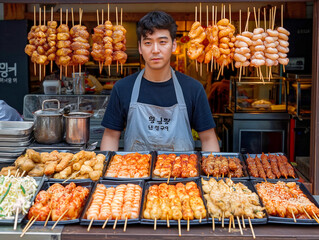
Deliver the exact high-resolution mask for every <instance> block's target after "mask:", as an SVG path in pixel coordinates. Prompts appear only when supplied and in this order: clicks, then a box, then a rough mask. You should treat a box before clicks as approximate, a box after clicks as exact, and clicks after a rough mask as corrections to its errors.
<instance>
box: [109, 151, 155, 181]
mask: <svg viewBox="0 0 319 240" xmlns="http://www.w3.org/2000/svg"><path fill="white" fill-rule="evenodd" d="M130 153H136V152H112V153H111V154H110V155H109V161H108V163H107V167H106V170H105V172H104V174H103V179H108V180H117V181H131V180H133V179H134V180H149V179H151V172H152V163H153V162H154V157H155V154H154V152H153V151H138V152H137V153H140V154H151V156H152V157H151V162H150V167H149V174H148V177H144V178H119V177H107V176H105V174H106V172H107V170H108V169H109V165H110V164H111V162H112V160H113V157H114V156H115V155H122V156H123V155H126V154H130Z"/></svg>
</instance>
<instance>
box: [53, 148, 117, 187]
mask: <svg viewBox="0 0 319 240" xmlns="http://www.w3.org/2000/svg"><path fill="white" fill-rule="evenodd" d="M58 151H59V152H70V153H73V154H76V153H78V152H79V151H65V150H58ZM85 151H86V150H85ZM88 152H95V153H96V155H98V154H103V155H105V161H104V166H103V170H102V176H101V177H100V179H102V178H103V175H104V174H105V171H106V166H107V163H108V160H109V156H110V153H111V152H109V151H88ZM52 176H53V175H51V176H48V179H49V180H50V181H52V182H64V181H65V180H66V179H63V178H61V179H59V178H53V177H52ZM70 181H72V182H87V181H92V180H91V178H83V179H70V180H68V181H67V182H70Z"/></svg>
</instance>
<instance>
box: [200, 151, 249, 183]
mask: <svg viewBox="0 0 319 240" xmlns="http://www.w3.org/2000/svg"><path fill="white" fill-rule="evenodd" d="M210 154H213V155H215V156H223V157H231V158H233V157H236V158H238V159H239V160H240V163H241V165H242V166H243V177H240V178H236V177H231V179H239V180H249V174H248V171H247V166H246V164H245V161H244V159H243V156H242V155H241V154H240V153H228V152H213V153H212V152H200V157H201V158H200V159H201V163H202V157H207V156H208V155H210ZM200 174H201V177H203V178H204V179H207V175H205V173H204V171H203V170H202V168H200ZM214 178H215V179H218V178H222V177H218V178H217V177H214ZM224 178H228V177H227V176H224Z"/></svg>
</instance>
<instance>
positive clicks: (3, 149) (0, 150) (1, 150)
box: [0, 146, 27, 155]
mask: <svg viewBox="0 0 319 240" xmlns="http://www.w3.org/2000/svg"><path fill="white" fill-rule="evenodd" d="M26 148H27V146H25V147H18V146H15V147H1V146H0V155H1V154H3V153H6V154H7V153H8V154H9V153H12V154H14V153H20V154H21V153H22V152H23V151H24V150H25V149H26Z"/></svg>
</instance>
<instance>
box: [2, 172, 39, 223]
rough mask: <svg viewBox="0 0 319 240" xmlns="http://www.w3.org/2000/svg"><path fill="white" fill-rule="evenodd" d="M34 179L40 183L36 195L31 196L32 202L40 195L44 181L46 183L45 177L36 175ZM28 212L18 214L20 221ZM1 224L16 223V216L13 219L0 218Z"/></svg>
mask: <svg viewBox="0 0 319 240" xmlns="http://www.w3.org/2000/svg"><path fill="white" fill-rule="evenodd" d="M34 180H35V181H36V183H37V184H38V187H37V190H36V191H35V194H34V196H33V197H32V198H31V200H30V201H31V203H33V202H34V199H35V197H36V196H37V195H38V193H39V191H40V189H41V187H42V185H43V183H44V180H45V178H44V177H34ZM27 211H29V209H27ZM27 214H28V213H26V214H22V213H21V212H20V213H19V215H18V221H17V222H18V223H21V222H22V220H23V219H24V218H25V216H26V215H27ZM0 224H14V218H13V219H0Z"/></svg>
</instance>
